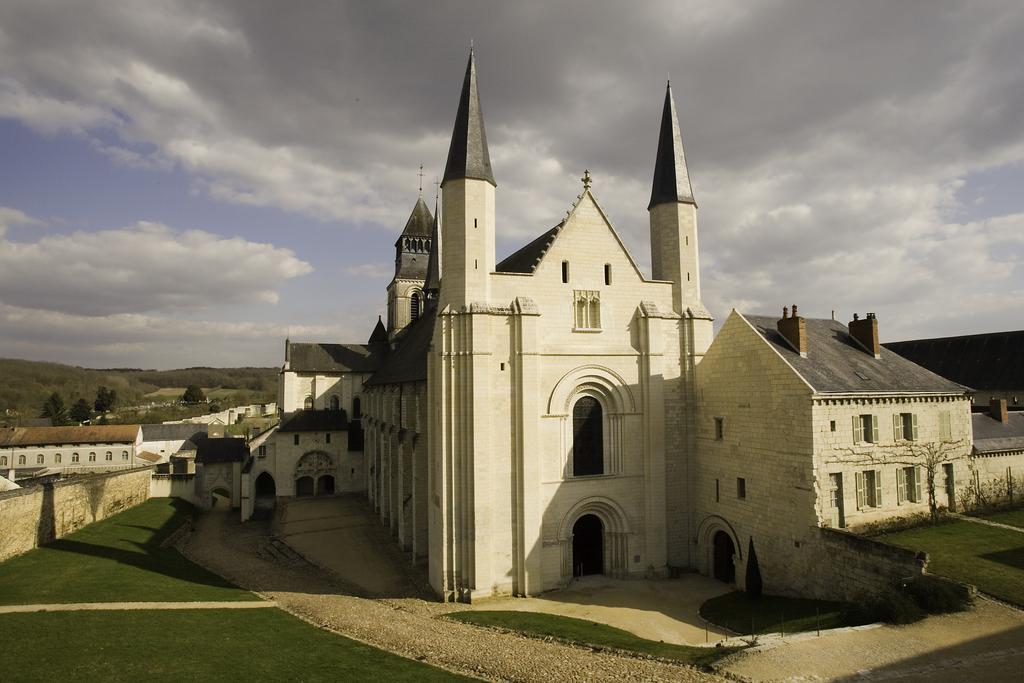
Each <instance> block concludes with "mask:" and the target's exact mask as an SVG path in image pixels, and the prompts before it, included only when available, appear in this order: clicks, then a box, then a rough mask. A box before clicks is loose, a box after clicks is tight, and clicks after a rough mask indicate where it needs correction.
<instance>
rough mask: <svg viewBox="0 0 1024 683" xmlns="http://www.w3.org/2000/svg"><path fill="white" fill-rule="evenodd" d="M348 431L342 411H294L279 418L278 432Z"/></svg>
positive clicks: (346, 416)
mask: <svg viewBox="0 0 1024 683" xmlns="http://www.w3.org/2000/svg"><path fill="white" fill-rule="evenodd" d="M347 429H348V414H347V413H346V412H345V411H344V410H296V411H295V412H292V413H285V414H284V415H282V416H281V425H280V426H279V427H278V428H277V431H278V432H343V431H345V430H347Z"/></svg>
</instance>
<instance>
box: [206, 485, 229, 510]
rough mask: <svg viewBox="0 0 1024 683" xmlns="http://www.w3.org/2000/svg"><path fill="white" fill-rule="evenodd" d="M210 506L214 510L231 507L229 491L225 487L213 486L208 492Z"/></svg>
mask: <svg viewBox="0 0 1024 683" xmlns="http://www.w3.org/2000/svg"><path fill="white" fill-rule="evenodd" d="M210 507H211V508H213V509H215V510H226V509H228V508H230V507H231V493H230V492H229V491H228V490H227V489H225V488H220V487H218V488H215V489H214V490H213V491H211V492H210Z"/></svg>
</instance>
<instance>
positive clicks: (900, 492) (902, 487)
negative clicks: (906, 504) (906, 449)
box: [896, 467, 907, 505]
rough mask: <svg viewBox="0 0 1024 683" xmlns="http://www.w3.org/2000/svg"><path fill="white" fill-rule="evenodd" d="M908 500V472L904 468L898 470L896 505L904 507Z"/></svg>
mask: <svg viewBox="0 0 1024 683" xmlns="http://www.w3.org/2000/svg"><path fill="white" fill-rule="evenodd" d="M906 499H907V470H906V469H905V468H903V467H901V468H899V469H898V470H896V504H897V505H902V504H903V501H905V500H906Z"/></svg>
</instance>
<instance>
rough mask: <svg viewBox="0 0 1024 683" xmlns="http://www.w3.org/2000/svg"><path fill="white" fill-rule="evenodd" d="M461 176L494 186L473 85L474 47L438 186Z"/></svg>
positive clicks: (485, 134) (477, 96) (475, 89)
mask: <svg viewBox="0 0 1024 683" xmlns="http://www.w3.org/2000/svg"><path fill="white" fill-rule="evenodd" d="M460 178H475V179H476V180H486V181H487V182H489V183H490V184H491V185H495V186H497V183H496V182H494V172H493V171H491V155H490V152H488V150H487V133H486V131H484V115H483V111H481V109H480V94H479V92H478V91H477V86H476V60H475V59H474V57H473V50H470V51H469V63H467V64H466V77H465V78H464V79H463V81H462V94H461V96H460V97H459V109H458V112H456V114H455V127H454V129H453V130H452V142H451V146H450V147H449V148H448V163H446V164H445V167H444V178H443V179H442V181H441V187H444V184H445V183H446V182H448V181H449V180H458V179H460Z"/></svg>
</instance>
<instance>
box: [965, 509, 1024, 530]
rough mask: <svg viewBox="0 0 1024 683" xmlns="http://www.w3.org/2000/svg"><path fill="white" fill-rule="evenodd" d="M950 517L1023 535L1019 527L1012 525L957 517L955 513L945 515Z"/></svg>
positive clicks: (980, 518) (982, 519) (969, 517)
mask: <svg viewBox="0 0 1024 683" xmlns="http://www.w3.org/2000/svg"><path fill="white" fill-rule="evenodd" d="M947 514H949V516H950V517H954V518H956V519H959V520H960V521H963V522H974V523H975V524H984V525H985V526H994V527H996V528H997V529H1006V530H1008V531H1016V532H1017V533H1018V534H1024V529H1021V528H1020V527H1019V526H1013V525H1012V524H1003V523H1002V522H993V521H992V520H991V519H985V518H983V517H971V516H970V515H958V514H956V513H955V512H950V513H947Z"/></svg>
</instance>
